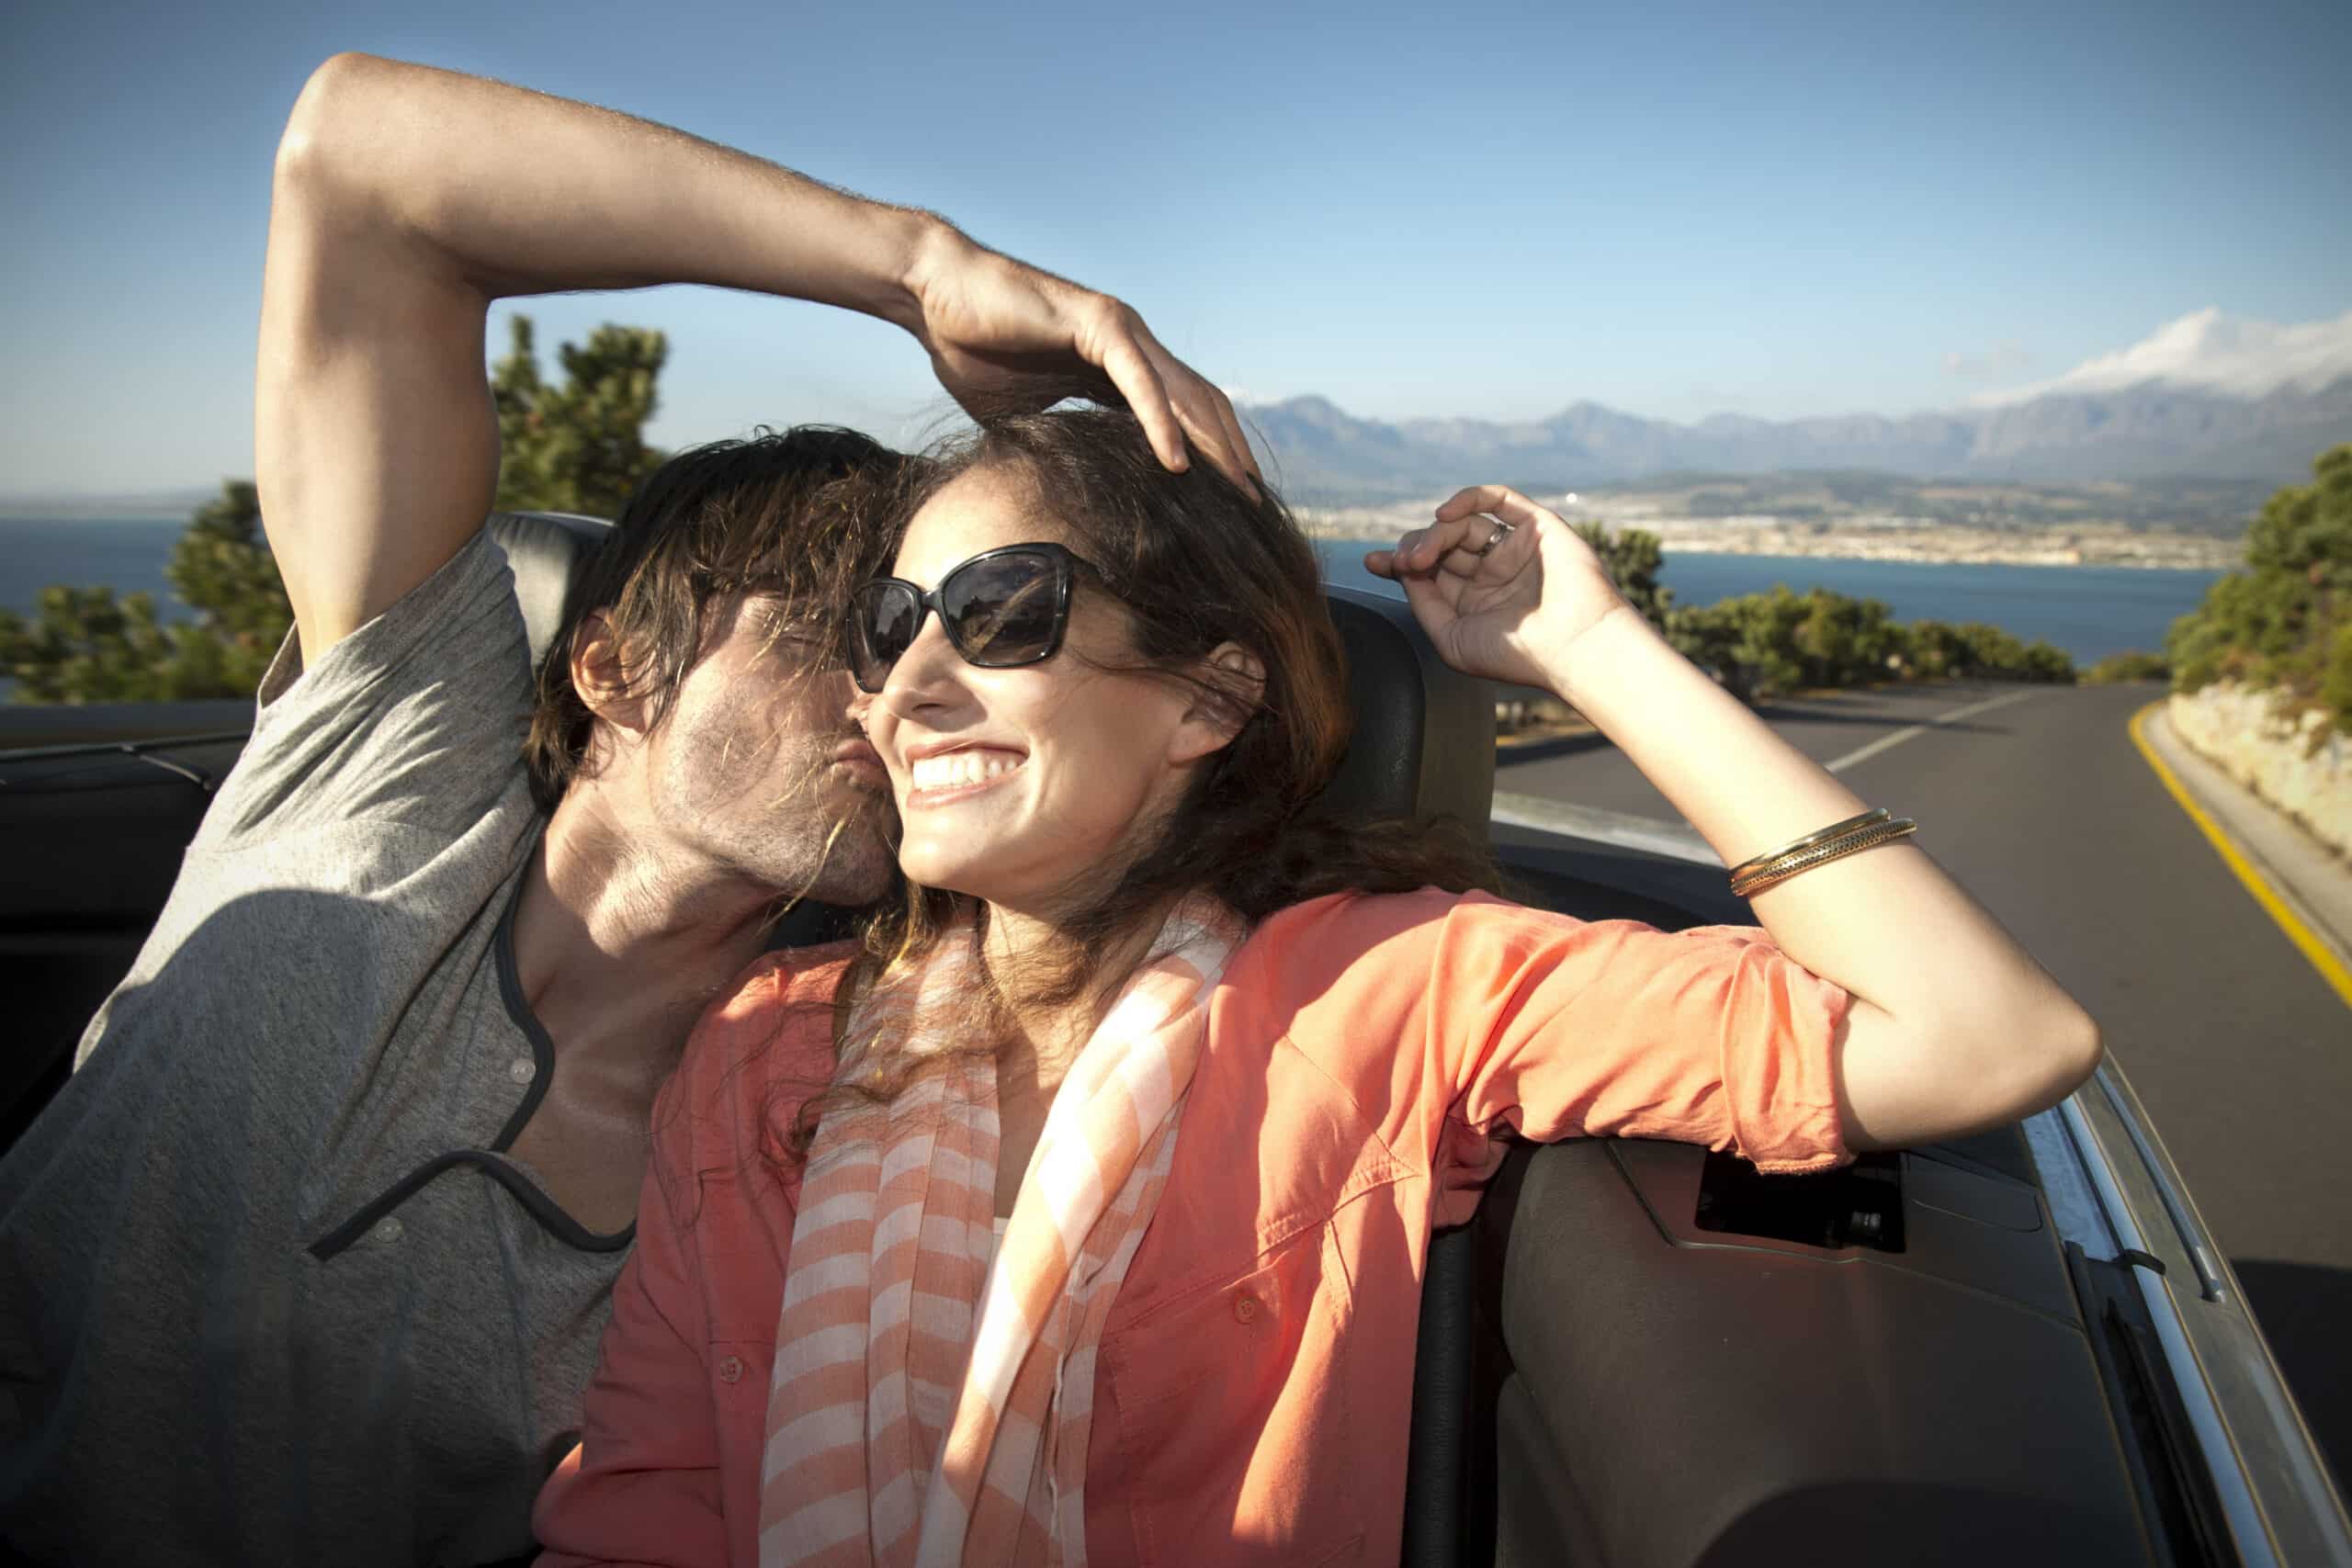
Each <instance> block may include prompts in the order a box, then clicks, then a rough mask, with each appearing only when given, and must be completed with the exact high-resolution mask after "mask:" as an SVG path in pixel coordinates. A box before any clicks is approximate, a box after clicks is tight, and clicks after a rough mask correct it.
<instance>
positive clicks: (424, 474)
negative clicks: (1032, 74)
mask: <svg viewBox="0 0 2352 1568" xmlns="http://www.w3.org/2000/svg"><path fill="white" fill-rule="evenodd" d="M662 283H707V284H715V285H718V286H721V287H724V288H743V289H751V290H755V291H758V292H761V293H766V294H775V295H782V296H788V297H792V298H797V299H813V300H818V301H820V302H822V303H825V304H831V305H838V306H842V307H843V308H845V309H848V310H862V311H865V312H866V313H867V314H870V315H875V316H878V317H881V318H883V319H884V320H886V321H895V322H897V323H898V324H899V326H902V327H904V328H906V329H907V331H908V332H910V333H912V334H913V335H914V336H915V337H916V339H917V340H918V341H919V342H920V343H921V344H922V346H923V348H924V349H925V351H926V352H927V353H928V354H929V355H931V359H932V363H933V368H934V369H935V370H936V371H937V373H938V375H939V378H940V380H941V382H942V383H943V384H944V386H945V387H946V388H947V389H948V390H949V391H950V392H951V393H953V394H954V395H955V396H956V399H957V400H959V401H961V402H963V403H964V404H965V406H966V407H967V408H970V409H973V410H974V411H976V412H978V411H982V410H985V409H989V408H995V407H1005V406H1021V405H1034V406H1043V405H1045V404H1046V403H1050V402H1052V401H1054V400H1056V399H1057V398H1059V397H1062V396H1065V395H1069V394H1070V393H1072V392H1081V393H1092V394H1094V395H1097V396H1106V395H1109V394H1111V393H1113V392H1115V393H1116V394H1117V395H1119V396H1121V397H1123V398H1124V399H1125V400H1126V401H1127V403H1128V404H1129V405H1130V406H1132V407H1133V408H1134V409H1135V411H1136V414H1137V415H1138V417H1139V418H1141V419H1142V421H1143V423H1144V425H1145V428H1146V429H1147V430H1148V431H1150V432H1151V434H1152V444H1153V446H1154V447H1155V448H1156V449H1157V450H1158V451H1159V455H1160V458H1161V461H1163V462H1165V463H1168V464H1169V466H1170V467H1171V468H1182V466H1183V465H1184V462H1185V454H1184V438H1185V437H1186V436H1189V437H1190V438H1191V440H1192V442H1193V445H1194V446H1197V447H1198V448H1199V449H1200V451H1201V453H1202V455H1203V456H1204V457H1207V458H1208V459H1209V460H1210V461H1212V462H1213V463H1215V464H1216V466H1217V467H1218V468H1223V469H1224V470H1225V471H1226V472H1227V473H1228V474H1229V475H1232V476H1234V477H1236V478H1237V479H1238V478H1240V477H1241V476H1242V475H1244V474H1245V473H1252V472H1254V471H1255V464H1254V463H1253V462H1252V461H1251V460H1250V449H1249V446H1248V444H1247V442H1246V441H1245V440H1244V439H1243V438H1242V436H1241V434H1240V428H1239V425H1238V423H1237V422H1236V420H1235V418H1234V415H1233V411H1232V408H1231V406H1230V405H1229V404H1228V403H1227V401H1226V400H1225V397H1224V395H1223V394H1222V393H1220V392H1218V391H1217V390H1216V388H1214V387H1212V386H1210V385H1208V384H1207V383H1206V382H1205V381H1204V380H1203V379H1202V378H1200V377H1198V376H1197V375H1195V374H1193V372H1192V371H1191V370H1190V369H1189V368H1187V367H1185V366H1184V365H1183V364H1182V363H1181V362H1180V361H1178V360H1177V359H1175V358H1174V357H1173V356H1172V355H1170V354H1169V353H1168V352H1167V351H1166V350H1165V349H1164V348H1162V347H1161V346H1160V345H1159V343H1158V341H1157V340H1155V339H1154V338H1153V337H1152V335H1151V333H1150V331H1149V329H1148V328H1147V327H1146V326H1145V325H1144V324H1143V322H1142V321H1141V320H1140V319H1139V318H1138V317H1136V313H1135V312H1134V311H1133V310H1129V309H1127V307H1125V305H1123V304H1121V303H1120V302H1119V301H1117V300H1116V299H1111V298H1109V297H1108V296H1105V295H1101V294H1096V293H1093V292H1091V291H1090V290H1088V289H1085V288H1080V287H1078V286H1077V285H1075V284H1071V283H1069V282H1068V281H1066V280H1064V279H1061V278H1058V277H1055V276H1052V275H1050V274H1047V273H1044V272H1040V271H1038V270H1036V269H1035V268H1033V267H1028V266H1025V265H1022V264H1021V263H1019V262H1016V261H1013V260H1012V259H1011V258H1009V257H1006V256H1002V255H1000V254H997V253H995V252H993V251H989V250H988V249H986V248H985V247H983V246H980V245H978V244H976V243H973V242H972V241H970V240H968V239H967V238H966V237H965V236H964V235H962V234H961V233H959V232H958V231H956V229H955V228H954V227H953V226H952V225H950V224H948V223H946V222H945V221H944V220H941V219H938V218H936V217H934V216H933V215H931V214H929V213H925V212H919V211H914V210H910V209H904V208H896V207H889V206H886V205H883V204H880V203H876V202H871V201H866V200H864V199H861V198H860V197H854V196H851V195H848V194H846V193H843V192H841V191H837V190H834V189H832V188H831V187H829V186H823V185H820V184H818V183H817V182H815V181H813V180H809V179H805V178H803V177H801V176H800V175H796V174H793V173H792V172H790V171H789V170H786V169H782V168H779V167H777V166H776V165H775V164H769V163H766V162H763V160H760V159H757V158H753V157H750V156H747V155H746V154H743V153H741V152H733V151H730V150H729V149H727V148H724V147H719V146H717V145H715V144H713V143H711V142H707V141H700V140H697V139H696V138H694V137H691V136H688V135H685V134H684V133H683V132H680V131H676V130H670V129H668V128H667V127H664V126H659V125H654V124H651V123H649V122H647V121H644V120H639V119H633V118H629V117H628V116H626V115H621V114H616V113H614V112H612V111H610V110H606V109H601V108H596V107H591V106H589V105H585V104H578V103H572V102H570V101H568V100H565V99H561V98H552V97H548V96H545V95H542V94H538V93H533V92H528V91H526V90H523V89H521V88H516V87H510V86H506V85H502V84H499V83H495V82H489V81H483V80H481V79H479V78H475V77H470V76H463V75H458V74H456V73H450V72H446V71H437V70H434V69H432V68H430V67H426V66H419V65H410V64H403V63H401V62H395V61H388V60H379V59H375V58H373V57H370V56H368V55H359V54H339V55H336V56H335V57H334V58H333V59H331V60H329V61H328V62H326V63H325V64H323V65H322V66H320V67H319V69H318V70H317V71H316V72H314V73H312V74H311V80H310V82H309V83H308V85H305V86H304V88H303V89H302V95H301V96H300V99H299V100H298V101H297V102H296V104H295V106H294V112H293V114H292V116H291V117H290V118H289V119H288V123H287V128H286V134H285V137H284V140H283V141H281V142H280V143H279V146H278V152H277V172H276V176H275V181H274V186H273V192H272V198H271V209H270V224H269V251H268V259H267V263H266V270H265V273H264V278H263V286H262V320H261V344H260V353H259V356H258V365H257V368H256V373H255V382H254V464H255V470H256V478H257V482H258V484H259V487H260V491H261V505H262V515H263V518H264V519H265V522H266V526H267V528H268V532H269V542H270V547H271V549H272V550H273V551H274V552H275V553H276V555H277V564H278V570H279V571H280V573H281V574H282V575H283V577H284V578H285V581H286V591H287V594H288V598H289V599H290V600H291V601H292V603H293V606H294V618H295V625H296V628H297V630H298V631H299V632H300V637H301V641H302V651H303V655H304V658H305V659H306V660H310V661H315V660H317V659H318V658H319V657H320V655H321V654H322V653H323V652H324V651H325V650H326V649H328V648H330V647H332V646H334V643H335V642H337V641H338V640H340V639H341V638H342V637H345V636H347V635H348V634H349V633H350V632H352V631H353V630H355V629H356V628H357V627H358V626H361V625H362V624H364V623H365V622H366V621H368V619H369V618H371V617H372V616H374V615H377V614H378V613H379V612H380V611H382V610H383V609H385V608H386V607H387V606H389V605H390V604H392V603H393V602H394V601H395V600H398V599H399V598H400V597H401V595H403V594H405V593H406V592H408V591H409V590H410V589H412V588H413V587H415V586H416V585H417V584H418V583H420V582H422V581H424V579H425V578H427V577H429V576H431V575H432V573H433V572H434V571H435V570H437V569H438V568H439V567H440V566H441V564H442V563H443V562H445V561H447V559H448V558H450V557H451V556H452V555H454V554H455V553H456V552H457V550H458V547H459V546H461V545H463V544H464V543H465V541H466V540H467V538H468V537H469V536H471V535H472V533H473V532H474V530H475V529H477V528H479V527H480V526H481V522H482V519H483V517H484V516H485V515H486V514H487V513H488V512H489V510H490V505H491V501H492V496H493V495H494V494H495V493H496V489H497V479H498V422H497V417H496V413H495V411H494V408H493V406H492V401H491V397H490V390H489V385H488V381H487V378H486V376H485V373H484V368H483V366H484V354H483V341H482V340H483V330H484V325H485V321H486V320H487V316H488V312H489V307H490V303H491V301H492V300H493V299H500V298H502V297H505V296H511V295H520V294H545V293H553V292H557V291H560V290H567V289H586V288H644V287H649V286H651V285H655V284H662Z"/></svg>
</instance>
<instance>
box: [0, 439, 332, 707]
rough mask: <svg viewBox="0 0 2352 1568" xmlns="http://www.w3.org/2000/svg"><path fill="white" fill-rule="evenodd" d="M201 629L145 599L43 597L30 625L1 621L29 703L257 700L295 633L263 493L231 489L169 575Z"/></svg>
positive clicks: (73, 591) (188, 537)
mask: <svg viewBox="0 0 2352 1568" xmlns="http://www.w3.org/2000/svg"><path fill="white" fill-rule="evenodd" d="M164 575H165V576H166V577H167V578H169V579H170V580H171V584H172V587H173V589H174V591H175V592H176V593H177V595H178V597H179V598H180V600H181V601H182V602H183V603H185V604H187V605H188V607H189V608H191V609H193V610H194V611H196V615H195V617H194V618H193V619H191V620H185V621H177V622H174V623H172V624H171V625H168V626H166V625H164V624H163V623H162V622H161V621H159V620H158V618H157V616H156V614H155V601H154V599H153V596H152V595H149V594H146V593H128V594H125V595H123V596H122V598H121V599H119V600H118V599H117V598H116V597H115V593H114V590H112V589H111V588H68V587H63V586H53V587H50V588H45V589H43V590H41V594H40V608H39V610H38V612H37V613H36V614H35V615H34V616H33V618H32V619H30V620H29V621H28V620H26V619H25V618H23V617H21V616H18V615H11V614H9V613H7V612H6V611H0V672H5V673H6V674H7V675H9V676H11V677H12V678H13V679H14V680H15V681H16V682H17V689H16V697H17V701H18V702H28V703H106V702H113V703H140V702H185V701H191V700H194V699H196V698H199V697H241V696H250V695H252V694H253V693H254V688H256V687H258V686H259V685H260V684H261V678H262V675H263V673H264V672H265V671H267V670H268V668H269V660H270V657H271V655H273V654H275V653H276V652H277V645H278V643H279V642H280V641H282V640H283V639H284V638H285V636H286V628H287V627H288V626H292V625H293V624H294V613H293V611H292V609H291V608H290V607H289V606H288V604H287V603H286V590H285V589H284V588H283V587H282V586H281V585H280V584H279V582H278V581H277V563H276V562H275V561H273V560H272V559H271V558H270V555H269V545H268V542H267V541H266V540H265V539H264V538H263V537H262V533H261V507H260V505H259V503H258V502H257V500H256V499H255V497H254V487H253V485H252V484H251V483H250V482H248V481H246V480H243V479H231V480H228V481H227V482H225V483H223V484H222V485H221V487H220V496H219V497H218V498H217V499H215V500H213V501H210V502H206V503H205V505H204V506H203V507H202V508H201V509H200V510H198V513H196V515H195V517H194V518H192V519H191V520H190V521H189V523H188V526H187V532H186V533H184V534H182V535H181V536H180V537H179V542H178V543H177V544H176V545H175V546H174V547H173V549H172V558H171V561H170V563H169V564H168V565H167V566H165V568H164Z"/></svg>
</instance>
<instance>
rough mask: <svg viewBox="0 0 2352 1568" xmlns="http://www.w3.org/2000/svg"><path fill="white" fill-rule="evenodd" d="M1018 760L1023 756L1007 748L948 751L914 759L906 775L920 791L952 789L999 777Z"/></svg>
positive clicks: (1019, 761)
mask: <svg viewBox="0 0 2352 1568" xmlns="http://www.w3.org/2000/svg"><path fill="white" fill-rule="evenodd" d="M1021 763H1022V759H1021V758H1020V757H1018V756H1015V755H1014V754H1013V753H1012V752H1010V751H949V752H947V753H945V754H944V755H942V756H937V757H919V758H917V759H916V760H915V761H913V762H912V763H911V764H910V765H909V767H908V769H907V778H908V781H909V782H910V784H912V785H913V786H914V787H915V788H916V789H919V790H928V789H955V788H956V787H957V786H958V785H961V784H979V783H981V782H983V781H984V780H988V779H993V778H1000V777H1001V776H1003V775H1004V774H1006V773H1011V772H1012V770H1013V769H1015V768H1017V767H1019V766H1020V765H1021Z"/></svg>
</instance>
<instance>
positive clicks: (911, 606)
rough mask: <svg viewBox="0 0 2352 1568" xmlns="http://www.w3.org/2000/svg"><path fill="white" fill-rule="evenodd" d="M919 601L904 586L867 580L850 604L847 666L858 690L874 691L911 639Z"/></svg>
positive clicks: (919, 610)
mask: <svg viewBox="0 0 2352 1568" xmlns="http://www.w3.org/2000/svg"><path fill="white" fill-rule="evenodd" d="M921 624H922V603H921V602H920V601H919V600H917V599H916V598H915V596H914V595H913V594H912V593H910V592H907V589H906V585H905V584H903V583H898V582H869V583H867V584H866V585H865V587H863V588H860V589H859V590H858V591H857V593H856V596H855V597H854V599H852V600H851V603H850V622H849V669H850V675H851V677H852V678H853V679H854V680H855V681H856V682H857V684H858V687H859V689H860V690H862V691H867V692H878V691H880V690H881V689H882V682H884V681H885V680H886V679H888V676H889V673H890V666H891V665H893V664H896V663H897V662H898V661H899V655H900V654H902V653H904V652H906V651H907V649H908V648H909V647H910V646H911V645H912V644H913V642H914V640H915V632H916V629H917V627H918V626H920V625H921Z"/></svg>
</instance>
